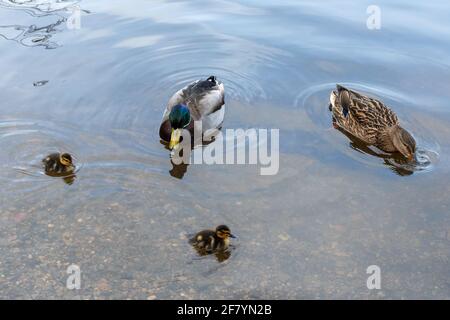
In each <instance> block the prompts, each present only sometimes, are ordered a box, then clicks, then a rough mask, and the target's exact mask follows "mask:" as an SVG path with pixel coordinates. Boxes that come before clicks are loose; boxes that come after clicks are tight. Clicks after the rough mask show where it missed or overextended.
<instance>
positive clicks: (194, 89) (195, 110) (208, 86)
mask: <svg viewBox="0 0 450 320" xmlns="http://www.w3.org/2000/svg"><path fill="white" fill-rule="evenodd" d="M184 95H185V97H186V99H185V101H186V104H187V105H188V107H189V109H190V111H191V114H192V118H193V119H194V120H195V121H197V120H203V119H204V118H206V117H209V116H210V115H212V114H213V113H216V112H218V111H220V110H221V109H222V107H223V105H224V104H225V89H224V86H223V84H222V83H221V82H220V81H218V80H217V79H216V77H214V76H211V77H209V78H208V79H206V80H200V81H196V82H195V83H193V84H192V85H191V86H188V87H187V88H186V91H185V92H184Z"/></svg>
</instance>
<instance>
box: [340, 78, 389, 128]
mask: <svg viewBox="0 0 450 320" xmlns="http://www.w3.org/2000/svg"><path fill="white" fill-rule="evenodd" d="M337 89H338V99H339V103H340V105H341V107H342V113H343V115H344V117H346V118H347V117H349V116H350V117H352V118H353V119H354V120H355V121H356V122H358V123H359V125H360V126H362V127H364V128H367V129H369V130H370V129H371V128H372V129H374V130H376V129H379V128H384V127H390V126H393V125H396V124H398V118H397V115H396V114H395V113H394V112H393V111H392V110H391V109H390V108H389V107H387V106H386V105H385V104H384V103H382V102H381V101H379V100H377V99H374V98H371V97H367V96H364V95H362V94H360V93H358V92H356V91H353V90H349V89H346V88H344V87H342V86H339V85H338V86H337Z"/></svg>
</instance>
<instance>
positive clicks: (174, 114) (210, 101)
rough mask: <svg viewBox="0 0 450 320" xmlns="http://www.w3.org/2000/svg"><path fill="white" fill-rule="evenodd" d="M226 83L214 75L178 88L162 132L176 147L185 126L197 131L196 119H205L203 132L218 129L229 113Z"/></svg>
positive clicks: (163, 121)
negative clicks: (226, 109)
mask: <svg viewBox="0 0 450 320" xmlns="http://www.w3.org/2000/svg"><path fill="white" fill-rule="evenodd" d="M224 95H225V90H224V87H223V84H222V83H221V82H220V81H218V80H217V79H216V77H214V76H211V77H209V78H208V79H206V80H197V81H195V82H193V83H191V84H189V85H188V86H186V87H184V88H183V89H181V90H179V91H177V92H176V93H175V94H174V95H173V96H172V97H171V98H170V100H169V103H168V104H167V108H166V110H165V111H164V115H163V119H162V122H161V126H160V128H159V136H160V137H161V139H162V140H164V141H167V142H169V148H170V149H173V148H174V147H175V146H176V145H178V143H179V142H180V137H181V133H182V130H183V129H188V130H189V131H190V133H191V135H192V134H193V132H194V121H201V122H202V133H203V132H205V131H206V130H209V129H218V128H220V126H221V125H222V122H223V118H224V115H225V105H224V104H225V102H224Z"/></svg>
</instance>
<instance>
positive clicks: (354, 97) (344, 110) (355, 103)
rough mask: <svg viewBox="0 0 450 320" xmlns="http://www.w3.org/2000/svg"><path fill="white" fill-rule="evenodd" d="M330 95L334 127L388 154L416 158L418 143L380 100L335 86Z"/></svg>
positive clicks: (409, 158)
mask: <svg viewBox="0 0 450 320" xmlns="http://www.w3.org/2000/svg"><path fill="white" fill-rule="evenodd" d="M336 88H337V90H333V91H332V92H331V95H330V103H331V104H330V111H331V112H332V113H333V125H335V126H337V127H340V128H341V129H343V130H344V131H346V132H348V133H350V134H351V135H353V136H355V137H357V138H358V139H360V140H362V141H364V142H365V143H367V144H369V145H374V146H376V147H377V148H379V149H381V150H383V151H385V152H399V153H401V154H402V155H403V156H404V157H405V158H407V159H408V160H409V161H412V160H413V159H414V154H415V152H416V142H415V140H414V138H413V137H412V136H411V134H409V132H408V131H406V130H405V129H403V128H402V127H401V126H400V125H399V121H398V118H397V115H396V114H395V113H394V112H393V111H392V110H391V109H389V108H388V107H387V106H386V105H384V104H383V103H382V102H381V101H379V100H376V99H374V98H369V97H367V96H364V95H362V94H360V93H357V92H355V91H352V90H349V89H346V88H344V87H342V86H340V85H337V86H336Z"/></svg>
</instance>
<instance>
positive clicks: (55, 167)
mask: <svg viewBox="0 0 450 320" xmlns="http://www.w3.org/2000/svg"><path fill="white" fill-rule="evenodd" d="M42 162H43V163H44V166H45V173H47V174H49V175H68V174H71V173H73V171H74V170H75V166H74V165H73V163H72V156H71V155H70V154H68V153H52V154H49V155H48V156H47V157H45V158H44V159H42Z"/></svg>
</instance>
